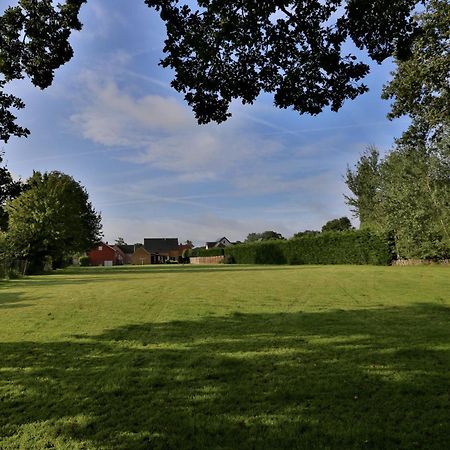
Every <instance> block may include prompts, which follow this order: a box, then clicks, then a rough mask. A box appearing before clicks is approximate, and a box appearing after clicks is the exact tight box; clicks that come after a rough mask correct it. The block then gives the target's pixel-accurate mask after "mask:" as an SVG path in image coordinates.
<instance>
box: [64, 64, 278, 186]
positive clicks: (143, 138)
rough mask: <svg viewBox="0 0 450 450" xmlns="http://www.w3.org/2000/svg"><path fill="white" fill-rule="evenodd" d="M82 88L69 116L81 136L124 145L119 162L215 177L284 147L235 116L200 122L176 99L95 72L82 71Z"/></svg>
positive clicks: (186, 175) (190, 175)
mask: <svg viewBox="0 0 450 450" xmlns="http://www.w3.org/2000/svg"><path fill="white" fill-rule="evenodd" d="M83 86H84V92H83V95H82V100H81V102H80V106H79V108H78V111H77V112H76V113H75V114H73V115H72V117H71V120H72V122H73V124H74V125H75V127H76V129H77V130H79V132H81V134H82V136H83V137H84V138H86V139H89V140H91V141H93V142H95V143H97V144H102V145H105V146H108V147H121V148H124V149H126V150H127V153H126V154H125V155H124V156H123V160H125V161H128V162H134V163H137V164H146V165H148V166H151V167H154V168H157V169H162V170H165V171H169V172H175V173H178V174H180V175H182V176H183V177H184V180H185V181H188V180H191V181H197V180H198V179H209V180H212V179H218V178H221V177H223V176H224V175H225V174H228V173H229V172H230V171H233V170H241V169H242V167H243V166H245V165H247V166H251V165H253V164H256V163H257V162H258V161H261V160H263V159H264V158H267V157H270V156H272V155H274V154H277V153H278V152H280V151H281V150H282V144H281V143H280V142H279V141H277V140H274V139H267V138H261V137H258V136H257V135H256V134H254V133H252V132H251V131H249V129H248V127H247V128H246V127H245V126H244V124H243V123H241V122H238V121H236V120H234V121H233V123H227V124H222V125H220V126H219V125H215V124H210V125H204V126H200V125H198V124H197V123H196V122H195V120H194V118H193V115H192V112H191V111H189V110H188V108H187V107H186V106H185V105H184V104H183V103H181V101H179V100H178V99H176V98H175V97H168V96H161V95H147V96H138V95H133V94H132V93H130V92H127V91H125V90H123V89H120V88H119V86H118V84H117V83H116V81H115V80H113V79H112V78H107V79H99V77H98V76H96V75H95V74H94V73H93V72H87V73H86V74H85V75H84V77H83Z"/></svg>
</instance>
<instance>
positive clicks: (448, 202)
mask: <svg viewBox="0 0 450 450" xmlns="http://www.w3.org/2000/svg"><path fill="white" fill-rule="evenodd" d="M449 145H450V141H449V136H448V135H447V136H442V137H441V139H440V142H439V145H437V146H436V145H433V143H432V142H430V141H428V142H425V140H424V139H420V138H415V139H413V137H412V135H411V134H410V135H409V138H408V140H406V139H402V140H400V141H399V142H398V144H397V146H396V147H395V148H394V149H393V150H391V152H389V153H388V154H387V156H386V157H385V158H384V159H379V158H378V153H377V152H376V151H375V150H372V151H371V154H370V155H369V156H370V157H372V156H373V158H372V159H371V160H370V161H369V159H368V156H367V155H363V156H362V157H361V159H360V161H359V162H358V164H357V165H356V168H355V170H354V172H352V171H351V170H350V169H348V171H347V180H346V182H347V185H348V186H349V188H350V189H351V190H352V192H353V194H354V197H351V198H350V197H347V202H348V203H349V204H350V205H351V206H353V208H354V211H355V214H356V215H357V216H359V217H360V219H361V227H362V228H364V227H368V228H371V229H376V230H384V231H385V232H388V231H392V232H393V234H394V237H395V247H396V253H397V257H399V258H420V259H440V258H448V257H449V255H450V228H449V225H448V224H449V223H450V156H446V152H447V150H445V149H446V148H447V146H449ZM448 155H450V153H448ZM369 166H370V167H369Z"/></svg>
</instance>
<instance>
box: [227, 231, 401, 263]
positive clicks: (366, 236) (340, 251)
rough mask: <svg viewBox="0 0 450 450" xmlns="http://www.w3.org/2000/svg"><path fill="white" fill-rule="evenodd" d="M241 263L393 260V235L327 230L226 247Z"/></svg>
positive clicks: (228, 254) (383, 261)
mask: <svg viewBox="0 0 450 450" xmlns="http://www.w3.org/2000/svg"><path fill="white" fill-rule="evenodd" d="M225 255H227V256H232V257H233V258H234V260H235V261H236V262H237V263H238V264H376V265H389V264H390V263H391V262H392V260H393V242H392V239H390V236H388V235H386V234H384V235H382V234H376V233H374V232H371V231H369V230H351V231H340V232H326V233H320V234H317V235H305V236H302V237H300V238H294V239H290V240H288V241H267V242H259V243H251V244H241V245H235V246H232V247H227V248H226V249H225Z"/></svg>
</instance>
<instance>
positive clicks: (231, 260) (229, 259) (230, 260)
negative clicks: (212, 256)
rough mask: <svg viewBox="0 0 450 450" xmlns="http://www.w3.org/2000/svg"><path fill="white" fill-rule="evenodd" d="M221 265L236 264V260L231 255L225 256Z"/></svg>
mask: <svg viewBox="0 0 450 450" xmlns="http://www.w3.org/2000/svg"><path fill="white" fill-rule="evenodd" d="M223 264H236V260H235V258H234V256H233V255H225V256H224V258H223Z"/></svg>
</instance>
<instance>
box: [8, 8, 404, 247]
mask: <svg viewBox="0 0 450 450" xmlns="http://www.w3.org/2000/svg"><path fill="white" fill-rule="evenodd" d="M11 3H12V2H11V0H0V6H1V8H0V10H3V8H4V7H5V6H6V5H8V4H11ZM82 22H83V23H84V28H83V30H82V31H81V32H80V33H75V34H74V35H73V37H72V44H73V47H74V50H75V56H74V58H73V59H72V61H71V62H69V63H68V64H67V65H65V66H64V67H63V68H61V69H60V70H59V71H58V72H57V73H56V77H55V81H54V84H53V85H52V86H51V87H50V88H48V89H46V90H45V91H39V90H38V89H36V88H34V87H33V86H32V85H31V84H30V83H29V82H28V81H26V80H25V81H20V82H16V83H14V85H13V86H12V90H13V92H14V93H16V94H18V95H19V96H20V97H21V98H23V100H24V101H25V103H26V104H27V108H26V110H24V111H23V112H20V116H19V117H20V122H21V124H23V125H25V126H27V127H28V128H30V130H31V132H32V134H31V136H30V137H29V138H28V139H11V140H10V142H9V143H8V144H7V145H6V146H5V147H4V150H5V151H6V159H7V162H8V167H9V169H10V170H11V171H12V172H13V173H14V174H15V175H16V176H21V177H22V178H27V177H28V176H30V175H31V173H32V171H33V169H35V170H41V171H50V170H59V171H62V172H65V173H67V174H70V175H72V176H73V177H74V178H75V179H76V180H78V181H80V182H81V184H83V185H84V186H85V187H86V189H87V190H88V192H89V194H90V198H91V201H92V203H93V205H94V207H95V208H96V209H97V210H98V211H100V212H101V213H102V217H103V226H104V234H105V239H106V240H109V241H113V240H114V239H115V238H117V237H118V236H122V237H124V238H125V240H126V241H128V242H131V243H133V242H139V241H142V240H143V238H144V237H160V236H164V237H178V238H180V240H182V241H184V240H186V239H190V240H193V241H194V242H195V243H197V244H202V243H204V241H209V240H215V239H217V238H219V237H221V236H227V237H228V238H229V239H230V240H243V239H245V237H246V235H247V234H248V233H250V232H260V231H264V230H275V231H277V232H280V233H282V234H283V235H284V236H286V237H289V236H292V235H293V234H294V233H295V232H297V231H300V230H304V229H320V227H321V226H322V225H323V224H324V223H325V222H326V221H328V220H330V219H333V218H337V217H341V216H344V215H346V216H349V217H350V216H351V213H350V211H349V210H348V207H347V206H346V205H345V202H344V197H343V194H344V193H345V192H346V186H345V184H344V182H343V174H344V173H345V170H346V166H347V164H350V165H353V164H354V163H355V162H356V161H357V160H358V158H359V155H360V154H361V152H362V151H363V150H364V148H365V147H366V146H367V145H369V144H373V145H376V146H377V147H379V149H380V150H381V151H386V150H387V149H388V148H389V147H391V145H392V143H393V140H394V137H396V136H399V135H400V134H401V132H402V130H403V129H404V128H405V127H406V121H405V120H402V119H401V120H396V121H394V122H389V121H388V120H387V119H386V113H387V112H388V110H389V103H388V102H386V101H383V100H381V99H380V92H381V88H382V86H383V84H384V83H386V82H387V80H388V79H389V77H390V75H389V73H390V71H391V70H392V69H393V66H392V64H391V63H389V62H386V63H385V64H383V65H381V66H379V65H375V64H374V65H373V66H372V72H371V74H370V75H369V77H368V78H367V79H366V84H368V86H369V87H370V92H369V93H368V94H365V95H363V96H360V97H359V98H358V99H356V100H355V101H348V102H347V103H346V104H345V105H344V107H343V108H342V109H341V110H340V111H339V113H333V112H330V111H325V112H324V113H322V114H320V115H319V116H315V117H310V116H300V115H298V114H297V113H295V112H293V111H286V110H279V109H277V108H275V107H274V106H273V105H272V98H271V96H269V95H264V96H261V97H260V98H259V99H258V101H257V102H256V103H255V104H254V105H252V106H245V107H244V106H242V105H240V104H239V103H238V102H236V103H235V104H233V106H232V112H233V117H232V118H231V119H230V120H229V121H228V122H226V123H225V124H221V125H215V124H210V125H206V126H205V125H202V126H199V125H197V124H196V122H195V120H194V118H193V115H192V113H191V112H190V110H189V108H188V107H187V106H186V105H185V103H184V102H183V99H182V98H181V96H180V95H179V94H177V93H176V92H175V91H174V90H172V89H171V88H170V80H171V78H172V73H171V72H170V71H169V70H166V69H162V68H160V67H158V61H159V59H160V58H161V56H162V47H163V40H164V27H163V24H162V23H161V21H160V19H159V17H158V16H157V15H156V14H155V13H154V12H153V11H152V10H150V9H149V8H147V7H146V6H145V5H144V2H143V1H139V0H137V1H134V2H128V1H127V2H124V1H121V0H90V1H89V2H88V4H87V5H86V6H84V8H83V9H82ZM354 223H355V224H356V222H355V221H354Z"/></svg>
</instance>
